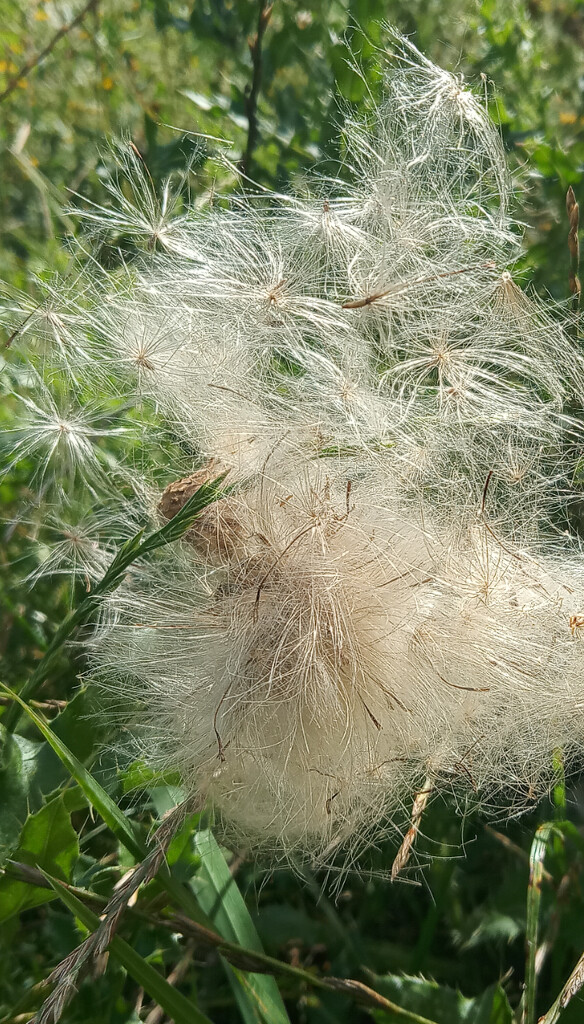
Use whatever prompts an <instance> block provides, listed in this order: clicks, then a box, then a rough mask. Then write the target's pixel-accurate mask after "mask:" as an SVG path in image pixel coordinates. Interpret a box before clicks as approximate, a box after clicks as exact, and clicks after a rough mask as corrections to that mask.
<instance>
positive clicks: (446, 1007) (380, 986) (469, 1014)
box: [373, 974, 513, 1024]
mask: <svg viewBox="0 0 584 1024" xmlns="http://www.w3.org/2000/svg"><path fill="white" fill-rule="evenodd" d="M373 987H374V988H375V989H376V990H377V991H378V992H380V993H381V995H383V996H386V998H387V999H391V1001H392V1002H394V1003H397V1005H398V1006H400V1007H403V1009H404V1010H407V1011H409V1012H410V1013H413V1014H418V1015H419V1017H421V1018H422V1019H424V1018H426V1019H427V1020H431V1021H433V1022H435V1024H512V1021H513V1012H512V1010H511V1007H510V1005H509V1002H508V1000H507V996H506V995H505V993H504V991H503V989H502V988H501V986H500V985H491V986H490V987H489V988H488V989H486V990H485V991H484V992H483V993H482V995H480V996H477V997H476V998H475V999H467V998H466V997H465V996H463V995H462V993H461V992H458V991H456V990H455V989H452V988H447V987H446V986H444V985H437V984H436V982H434V981H426V980H425V979H424V978H411V977H408V976H407V975H404V976H403V977H398V976H397V975H391V974H388V975H383V976H382V977H376V978H375V980H374V983H373ZM373 1015H374V1017H375V1019H376V1020H377V1021H379V1022H380V1024H386V1022H387V1024H394V1022H395V1024H404V1018H403V1017H402V1016H401V1015H398V1014H394V1013H386V1012H385V1011H383V1010H374V1011H373Z"/></svg>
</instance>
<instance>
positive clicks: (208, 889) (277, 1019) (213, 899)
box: [191, 830, 289, 1024]
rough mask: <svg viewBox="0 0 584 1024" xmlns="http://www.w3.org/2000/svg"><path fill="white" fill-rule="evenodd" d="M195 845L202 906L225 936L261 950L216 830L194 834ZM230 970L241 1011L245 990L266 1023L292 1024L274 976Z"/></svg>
mask: <svg viewBox="0 0 584 1024" xmlns="http://www.w3.org/2000/svg"><path fill="white" fill-rule="evenodd" d="M194 845H195V849H196V851H197V853H198V854H199V855H200V857H201V866H200V868H199V870H198V871H197V874H196V876H195V878H193V879H192V881H191V885H192V887H193V889H194V891H195V892H196V894H197V899H198V901H199V903H200V904H201V907H202V908H203V910H204V911H205V913H206V914H207V915H208V916H209V917H210V919H211V920H212V922H213V924H214V925H215V927H216V929H217V931H218V932H219V934H220V935H222V936H223V937H224V938H225V939H229V940H230V941H231V942H237V943H239V944H240V945H241V946H245V947H246V948H247V949H252V950H254V951H255V952H258V953H262V952H263V949H262V944H261V941H260V937H259V935H258V933H257V931H256V928H255V925H254V923H253V921H252V919H251V917H250V914H249V911H248V909H247V907H246V905H245V902H244V899H243V897H242V895H241V893H240V891H239V889H238V887H237V884H236V882H235V879H234V878H233V876H232V874H231V872H230V870H229V867H228V866H227V863H226V861H225V857H224V856H223V854H222V852H221V849H220V848H219V846H218V845H217V842H216V840H215V837H214V836H213V833H212V832H211V831H210V830H206V831H201V832H197V833H195V836H194ZM230 971H231V972H232V974H233V975H235V977H236V978H237V979H238V981H239V985H240V996H239V998H238V1002H239V1003H240V1010H242V1007H241V993H242V992H246V993H249V997H250V998H251V1000H252V1005H253V1011H257V1010H259V1012H260V1014H261V1016H262V1017H263V1019H264V1020H265V1021H266V1024H289V1018H288V1014H287V1012H286V1007H285V1006H284V1002H283V1000H282V996H281V995H280V992H279V990H278V986H277V985H276V982H275V980H274V978H273V977H271V975H268V974H243V972H241V971H235V970H234V969H233V968H230ZM242 1012H243V1011H242ZM255 1016H256V1014H255V1013H254V1012H252V1013H251V1015H250V1016H249V1017H247V1015H246V1020H250V1021H251V1020H254V1019H255Z"/></svg>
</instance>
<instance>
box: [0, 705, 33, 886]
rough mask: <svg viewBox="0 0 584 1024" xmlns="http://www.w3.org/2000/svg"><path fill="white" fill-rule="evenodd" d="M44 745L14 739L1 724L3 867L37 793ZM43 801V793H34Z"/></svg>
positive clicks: (0, 840) (0, 844) (0, 849)
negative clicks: (36, 774)
mask: <svg viewBox="0 0 584 1024" xmlns="http://www.w3.org/2000/svg"><path fill="white" fill-rule="evenodd" d="M40 746H41V744H39V743H33V742H32V740H27V739H25V738H24V737H23V736H13V735H12V734H11V733H9V732H7V731H6V729H4V728H3V726H2V725H0V808H1V812H0V867H1V866H2V864H4V862H5V860H6V858H7V857H9V856H10V854H11V852H12V850H13V849H14V847H15V846H16V844H17V843H18V838H19V836H20V830H21V828H22V826H23V824H24V822H25V821H26V817H27V814H28V812H29V810H30V804H31V802H34V801H31V796H32V795H33V793H34V791H35V790H36V783H35V771H36V758H37V755H38V752H39V749H40ZM34 795H37V796H38V799H39V802H40V793H34Z"/></svg>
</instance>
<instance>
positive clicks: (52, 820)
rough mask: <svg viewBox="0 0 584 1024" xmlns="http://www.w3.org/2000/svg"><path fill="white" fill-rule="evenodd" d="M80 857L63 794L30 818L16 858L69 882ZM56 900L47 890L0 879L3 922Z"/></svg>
mask: <svg viewBox="0 0 584 1024" xmlns="http://www.w3.org/2000/svg"><path fill="white" fill-rule="evenodd" d="M78 856H79V843H78V840H77V834H76V832H75V830H74V828H73V826H72V825H71V817H70V811H69V810H68V808H67V803H66V800H65V797H64V795H63V794H60V795H59V796H57V797H55V798H54V799H53V800H51V801H49V803H48V804H45V806H44V807H42V808H41V809H40V811H37V812H36V814H30V815H29V816H28V818H27V820H26V821H25V823H24V826H23V828H22V832H21V833H20V841H19V843H18V846H17V848H16V850H15V851H14V852H13V855H12V858H13V860H16V861H19V862H20V863H23V864H29V865H31V866H32V867H39V868H42V869H44V870H45V871H48V872H50V873H51V874H52V875H56V877H57V878H60V879H62V880H64V881H68V880H69V878H70V876H71V869H72V868H73V865H74V864H75V861H76V860H77V857H78ZM52 899H54V896H53V894H52V893H51V892H50V891H48V890H47V889H44V888H40V887H37V886H33V885H29V884H27V883H26V882H20V881H17V880H16V879H15V878H11V877H10V876H9V875H4V876H3V877H0V921H5V920H6V919H7V918H9V917H12V915H13V914H19V913H21V912H22V911H23V910H28V909H29V908H30V907H36V906H38V905H39V904H40V903H46V902H47V901H49V900H52Z"/></svg>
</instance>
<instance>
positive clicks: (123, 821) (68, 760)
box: [0, 683, 209, 925]
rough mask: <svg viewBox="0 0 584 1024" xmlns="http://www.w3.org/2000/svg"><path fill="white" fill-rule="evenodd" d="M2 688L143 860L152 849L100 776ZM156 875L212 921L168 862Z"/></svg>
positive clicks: (197, 916) (189, 909)
mask: <svg viewBox="0 0 584 1024" xmlns="http://www.w3.org/2000/svg"><path fill="white" fill-rule="evenodd" d="M0 689H2V690H4V691H5V693H8V694H10V695H11V696H12V697H13V698H14V700H15V701H17V703H18V704H19V705H20V706H21V707H22V709H23V711H25V712H26V714H27V715H28V716H29V718H31V719H32V721H33V722H34V724H35V725H36V727H37V729H39V730H40V732H41V733H42V734H43V736H44V737H45V739H46V740H47V742H48V743H49V744H50V746H51V747H52V749H53V750H54V751H55V753H56V754H57V756H58V757H59V758H60V760H61V761H62V763H63V764H64V765H65V767H66V768H67V771H68V772H69V773H70V774H71V775H72V776H73V778H74V779H75V781H76V782H77V784H78V786H79V787H80V789H81V790H82V791H83V793H84V794H85V796H86V797H87V800H88V801H89V803H90V804H91V806H92V807H94V808H95V810H96V811H97V812H98V814H99V815H100V816H101V817H102V818H103V820H104V821H105V823H106V825H107V826H108V828H110V829H111V831H112V832H113V833H114V835H115V836H116V837H117V838H118V839H119V841H120V842H121V843H122V844H123V846H125V848H126V849H127V850H128V851H129V852H130V853H131V854H132V856H133V857H134V858H135V860H137V861H142V860H144V858H145V857H147V856H148V853H149V852H150V851H149V849H148V846H147V845H146V844H145V843H144V842H143V840H142V838H141V836H140V833H139V832H138V830H137V829H136V827H135V826H134V825H133V824H132V822H131V821H129V819H128V818H126V816H125V814H123V812H122V811H121V810H120V808H119V807H118V805H117V804H116V803H115V801H114V800H112V798H111V797H110V796H109V794H108V793H106V791H105V789H103V787H102V786H100V784H99V782H98V781H97V779H95V778H94V776H93V775H92V774H91V772H89V771H88V770H87V768H86V767H85V766H84V765H83V764H82V763H81V761H80V760H79V759H78V758H77V757H75V755H74V754H73V753H72V752H71V750H69V748H68V747H67V745H66V744H65V743H64V742H63V740H61V739H60V738H59V737H58V736H57V735H56V733H55V732H54V731H53V730H52V729H51V727H50V726H49V725H48V724H47V723H46V722H45V720H44V719H43V718H42V717H41V716H40V715H39V714H37V712H36V711H35V710H34V709H33V708H31V707H30V706H29V705H28V704H25V702H24V701H23V700H22V699H21V698H20V697H19V696H18V695H17V694H15V693H13V691H12V690H10V688H9V687H7V686H5V685H4V683H0ZM157 877H158V879H159V881H160V883H161V884H162V885H163V886H164V888H165V889H166V891H167V892H168V893H169V895H170V896H171V897H172V899H173V900H174V902H175V904H176V905H177V906H179V907H180V908H181V909H182V910H183V911H184V913H186V914H189V915H190V916H191V917H192V918H193V920H195V921H199V922H200V923H201V924H205V925H208V924H209V921H208V919H207V918H206V917H205V916H204V915H203V914H201V911H200V909H199V906H198V904H197V902H196V900H195V899H194V898H193V894H192V892H191V889H190V888H189V887H187V886H183V885H182V884H181V883H180V882H179V881H178V880H177V879H175V878H173V877H172V876H171V874H170V873H169V870H168V868H167V866H166V864H164V863H163V864H162V866H161V868H160V870H159V872H158V876H157Z"/></svg>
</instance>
